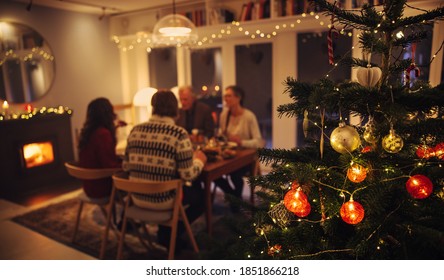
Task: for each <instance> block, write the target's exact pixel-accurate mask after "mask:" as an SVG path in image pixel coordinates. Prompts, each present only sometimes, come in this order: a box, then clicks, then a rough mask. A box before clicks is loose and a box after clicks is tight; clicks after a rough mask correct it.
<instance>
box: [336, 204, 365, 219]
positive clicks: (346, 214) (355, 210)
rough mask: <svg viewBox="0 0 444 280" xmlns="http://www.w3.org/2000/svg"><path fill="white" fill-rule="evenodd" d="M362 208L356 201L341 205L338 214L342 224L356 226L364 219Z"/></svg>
mask: <svg viewBox="0 0 444 280" xmlns="http://www.w3.org/2000/svg"><path fill="white" fill-rule="evenodd" d="M364 212H365V211H364V207H362V205H361V204H360V203H358V202H356V201H353V200H350V201H348V202H346V203H344V204H342V207H341V210H340V211H339V214H341V218H342V220H343V221H344V222H346V223H347V224H351V225H356V224H357V223H359V222H361V221H362V219H364Z"/></svg>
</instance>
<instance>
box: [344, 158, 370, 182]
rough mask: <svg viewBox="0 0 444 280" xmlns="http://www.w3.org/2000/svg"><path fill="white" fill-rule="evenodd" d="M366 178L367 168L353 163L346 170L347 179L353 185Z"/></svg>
mask: <svg viewBox="0 0 444 280" xmlns="http://www.w3.org/2000/svg"><path fill="white" fill-rule="evenodd" d="M366 177H367V168H365V167H364V166H362V165H360V164H357V163H353V164H351V166H350V168H349V169H348V170H347V178H348V179H349V180H350V181H352V182H353V183H360V182H362V181H364V180H365V178H366Z"/></svg>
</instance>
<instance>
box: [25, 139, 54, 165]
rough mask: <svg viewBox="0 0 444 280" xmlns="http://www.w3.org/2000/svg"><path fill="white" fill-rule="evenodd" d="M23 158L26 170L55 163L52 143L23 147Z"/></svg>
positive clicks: (32, 144)
mask: <svg viewBox="0 0 444 280" xmlns="http://www.w3.org/2000/svg"><path fill="white" fill-rule="evenodd" d="M23 158H24V159H25V165H26V168H31V167H36V166H40V165H45V164H48V163H51V162H53V161H54V151H53V149H52V144H51V142H49V141H48V142H39V143H31V144H26V145H23Z"/></svg>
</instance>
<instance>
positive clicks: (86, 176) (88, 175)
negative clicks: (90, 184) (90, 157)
mask: <svg viewBox="0 0 444 280" xmlns="http://www.w3.org/2000/svg"><path fill="white" fill-rule="evenodd" d="M65 167H66V170H67V171H68V174H69V175H71V176H72V177H74V178H77V179H79V180H95V179H103V178H108V177H111V176H112V175H113V174H114V173H116V172H118V171H121V170H122V169H120V168H100V169H93V168H82V167H79V166H78V164H77V163H76V162H66V163H65ZM77 199H78V200H79V201H80V205H79V210H78V211H77V217H76V224H75V227H74V233H73V235H72V239H71V242H74V240H75V238H76V235H77V231H78V229H79V225H80V219H81V216H82V210H83V205H84V203H90V204H94V205H97V206H99V208H100V210H101V211H102V213H103V215H104V217H105V218H107V216H108V215H107V210H106V206H107V205H108V204H113V203H110V198H109V197H106V198H100V199H97V198H91V197H88V196H87V195H86V194H85V192H83V191H82V192H81V193H80V194H79V195H78V196H77ZM111 201H113V200H111ZM111 209H114V208H111ZM114 230H115V231H116V233H117V229H115V228H114Z"/></svg>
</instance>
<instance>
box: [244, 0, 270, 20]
mask: <svg viewBox="0 0 444 280" xmlns="http://www.w3.org/2000/svg"><path fill="white" fill-rule="evenodd" d="M270 14H271V13H270V0H256V1H250V2H248V3H244V4H243V5H242V8H241V12H240V15H239V21H249V20H258V19H264V18H270Z"/></svg>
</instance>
